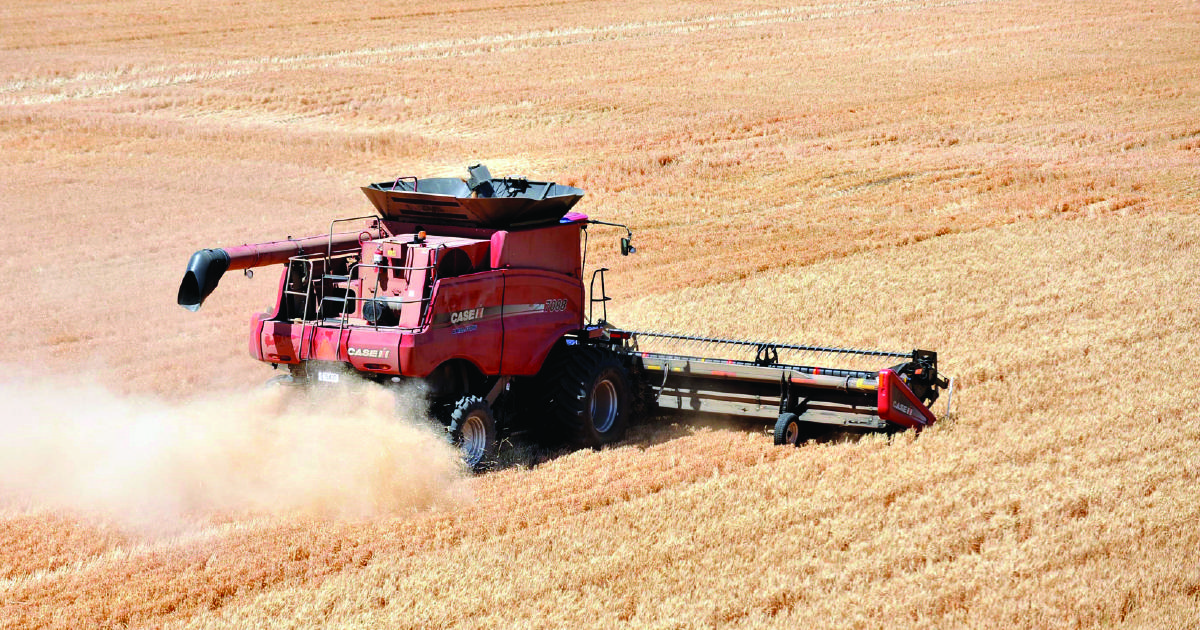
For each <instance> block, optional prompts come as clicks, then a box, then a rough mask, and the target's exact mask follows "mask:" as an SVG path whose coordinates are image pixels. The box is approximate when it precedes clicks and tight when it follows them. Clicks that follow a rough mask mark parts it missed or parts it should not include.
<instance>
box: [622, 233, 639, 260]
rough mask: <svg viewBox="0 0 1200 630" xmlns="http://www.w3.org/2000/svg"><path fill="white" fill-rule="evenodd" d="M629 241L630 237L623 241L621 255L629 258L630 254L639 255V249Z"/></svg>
mask: <svg viewBox="0 0 1200 630" xmlns="http://www.w3.org/2000/svg"><path fill="white" fill-rule="evenodd" d="M629 241H630V238H629V237H625V238H622V239H621V255H622V256H628V255H630V254H636V253H637V248H636V247H634V246H633V245H632V244H631V243H630V242H629Z"/></svg>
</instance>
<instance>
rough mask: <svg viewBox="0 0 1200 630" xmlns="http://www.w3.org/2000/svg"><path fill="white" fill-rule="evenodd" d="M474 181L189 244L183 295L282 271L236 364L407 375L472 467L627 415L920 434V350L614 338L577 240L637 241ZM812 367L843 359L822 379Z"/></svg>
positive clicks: (539, 189)
mask: <svg viewBox="0 0 1200 630" xmlns="http://www.w3.org/2000/svg"><path fill="white" fill-rule="evenodd" d="M469 172H470V178H469V179H468V180H465V181H464V180H461V179H457V178H428V179H417V178H415V177H402V178H399V179H397V180H396V181H394V182H384V183H378V184H371V185H370V186H366V187H364V188H363V189H362V190H363V192H365V193H366V194H367V197H369V198H370V200H371V202H372V203H373V204H374V205H375V208H376V210H377V211H378V215H377V216H376V215H372V216H368V217H355V218H351V219H338V220H336V221H334V222H332V223H331V224H330V229H329V233H328V234H324V235H319V236H312V237H309V238H302V239H292V238H289V239H288V240H285V241H276V242H273V243H260V244H255V245H241V246H238V247H229V248H224V249H202V250H200V251H198V252H196V253H195V254H193V255H192V258H191V260H190V261H189V262H188V267H187V272H186V273H185V274H184V277H183V282H182V283H181V284H180V287H179V297H178V302H179V304H180V305H182V306H184V307H185V308H188V309H189V310H192V311H195V310H197V309H198V308H199V307H200V304H201V303H202V302H203V301H204V299H205V298H206V297H208V295H209V294H210V293H212V291H213V290H214V289H215V288H216V287H217V282H218V281H219V280H220V278H221V276H222V274H224V273H225V272H226V271H229V270H233V269H245V270H247V275H250V273H251V272H250V271H249V269H250V268H252V267H263V266H268V265H284V270H283V274H282V276H281V277H280V279H279V295H278V297H277V298H276V301H275V307H274V310H273V311H272V312H270V313H259V314H256V315H254V316H253V318H252V319H251V332H250V354H251V355H252V356H253V357H254V358H256V359H258V360H260V361H265V362H268V363H271V364H273V365H274V366H275V367H279V366H281V365H285V366H287V368H288V370H289V374H287V375H285V376H284V377H282V380H285V381H287V382H289V383H294V384H297V385H309V384H320V383H322V382H333V383H336V382H339V381H341V380H343V379H345V378H346V377H347V376H348V375H352V374H356V375H358V376H361V377H365V378H367V379H371V380H374V381H378V382H381V383H385V384H398V383H402V382H404V381H408V380H414V379H415V380H416V381H417V382H418V383H420V385H421V387H423V388H424V391H425V392H426V393H427V395H428V398H429V401H430V404H431V408H432V410H433V414H434V416H435V417H437V418H438V419H440V420H441V421H442V422H444V423H445V425H446V427H447V431H448V432H449V434H450V436H451V438H452V439H453V440H454V441H455V442H456V443H457V444H459V445H461V448H462V450H463V452H464V458H465V459H466V461H467V463H468V465H470V466H471V467H473V468H475V469H482V468H485V467H486V466H487V465H488V464H489V462H490V461H491V460H492V457H493V454H494V452H495V448H496V443H497V438H498V436H500V437H503V435H505V434H506V433H509V432H512V431H514V430H519V429H532V430H534V431H537V432H539V433H540V434H541V435H542V436H549V437H553V438H556V439H560V440H563V441H567V442H569V443H573V444H576V445H579V446H590V447H597V446H601V445H604V444H608V443H611V442H615V441H617V440H620V439H621V437H622V436H623V435H624V433H625V429H626V427H627V426H628V424H629V422H630V420H631V417H632V416H633V415H642V414H658V413H661V412H668V411H672V410H674V411H680V412H698V413H718V414H731V415H737V416H751V417H761V418H766V419H774V420H776V425H775V442H776V443H777V444H799V443H800V442H801V441H802V440H803V436H804V434H805V429H806V428H807V427H811V426H812V425H813V424H821V425H834V426H839V427H844V428H852V429H859V430H869V431H896V430H903V429H909V428H911V429H917V430H919V429H921V428H923V427H925V426H928V425H929V424H931V423H932V422H934V420H935V418H934V415H933V413H932V412H930V410H929V407H930V406H931V405H932V404H933V402H934V401H935V400H937V398H938V394H939V392H940V391H941V390H943V389H945V388H946V387H947V386H948V382H947V381H946V380H945V379H944V378H942V377H940V376H939V375H938V371H937V354H936V353H934V352H929V351H925V350H913V351H911V352H883V351H875V350H852V349H848V348H831V347H822V346H810V345H798V344H785V343H773V342H758V341H738V340H729V339H714V338H706V337H692V336H686V335H677V334H670V333H662V332H646V331H634V330H626V329H621V328H617V327H614V326H612V325H611V324H609V323H608V321H607V308H606V307H607V301H608V297H607V296H606V295H605V291H604V272H605V271H606V270H605V269H597V270H595V271H594V272H593V273H592V275H591V279H590V284H589V291H588V293H587V294H586V296H585V292H584V263H585V262H586V261H585V257H586V252H587V228H588V226H589V225H597V224H599V225H608V226H616V227H621V228H624V229H625V231H626V236H625V237H624V238H622V239H621V253H622V254H629V253H632V252H633V251H634V248H633V246H632V245H631V240H632V237H633V234H632V232H631V231H629V229H628V228H626V227H625V226H622V225H619V224H614V223H606V222H603V221H596V220H590V219H588V217H587V216H585V215H582V214H578V213H574V212H571V211H570V210H571V208H572V206H574V205H575V203H576V202H577V201H579V199H580V198H582V197H583V191H582V190H579V189H578V188H573V187H570V186H564V185H561V184H555V183H553V182H536V181H529V180H526V179H523V178H493V177H492V176H491V174H490V173H489V172H488V170H487V168H486V167H483V166H474V167H471V168H470V169H469ZM354 221H358V222H360V224H361V227H358V228H356V229H352V230H342V231H338V230H337V226H338V224H339V223H345V222H354ZM581 244H582V248H581ZM597 279H598V280H599V291H598V292H597V291H596V284H597ZM597 306H598V307H599V309H598V310H599V311H600V317H599V318H597V319H593V315H594V312H593V309H594V308H595V307H597ZM585 307H586V317H585ZM705 350H707V352H706V351H705ZM821 356H824V357H825V360H834V359H836V360H837V363H838V364H839V366H838V367H817V366H816V365H815V363H814V362H813V361H812V359H814V358H816V357H821ZM879 362H886V363H887V364H891V366H890V367H886V368H884V369H880V368H879V365H878V363H879Z"/></svg>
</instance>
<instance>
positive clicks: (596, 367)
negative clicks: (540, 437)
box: [541, 345, 632, 448]
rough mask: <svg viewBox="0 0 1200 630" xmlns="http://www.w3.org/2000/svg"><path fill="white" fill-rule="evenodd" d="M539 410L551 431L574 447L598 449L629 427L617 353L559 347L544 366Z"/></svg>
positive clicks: (624, 376) (624, 377)
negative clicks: (540, 408)
mask: <svg viewBox="0 0 1200 630" xmlns="http://www.w3.org/2000/svg"><path fill="white" fill-rule="evenodd" d="M542 374H543V377H542V379H541V381H542V383H541V384H542V392H543V393H542V403H543V404H542V409H543V410H544V411H543V413H546V414H548V415H549V416H550V417H549V418H548V419H549V420H550V422H549V425H550V427H549V428H551V429H553V430H555V431H556V432H557V433H559V434H560V437H562V438H563V439H565V440H566V441H567V442H570V443H571V444H574V445H576V446H583V447H591V448H599V447H601V446H604V445H605V444H612V443H613V442H617V441H620V440H621V438H623V437H625V430H626V429H627V428H628V427H629V414H630V410H629V407H630V400H631V398H632V393H631V388H630V386H629V373H628V371H627V370H626V369H625V366H624V365H623V364H622V363H621V360H620V359H619V358H618V357H617V355H616V354H614V353H613V352H611V351H609V350H602V349H600V348H596V347H592V346H578V345H577V346H561V347H559V348H558V349H556V351H555V352H554V353H553V354H552V356H551V357H550V359H548V360H547V361H546V364H545V365H544V366H543V367H542Z"/></svg>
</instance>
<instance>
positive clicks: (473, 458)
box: [459, 414, 487, 466]
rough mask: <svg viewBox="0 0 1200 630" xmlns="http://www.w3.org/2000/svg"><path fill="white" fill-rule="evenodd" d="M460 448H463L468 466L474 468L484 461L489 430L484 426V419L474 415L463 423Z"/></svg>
mask: <svg viewBox="0 0 1200 630" xmlns="http://www.w3.org/2000/svg"><path fill="white" fill-rule="evenodd" d="M459 447H460V448H462V451H463V455H464V456H465V458H466V460H467V463H468V464H470V465H472V466H474V465H475V464H478V463H479V460H481V459H483V453H484V451H485V450H486V449H487V430H486V429H485V428H484V426H483V419H482V418H480V417H479V416H478V415H474V414H472V415H470V416H467V419H466V420H464V421H463V425H462V435H461V437H460V438H459Z"/></svg>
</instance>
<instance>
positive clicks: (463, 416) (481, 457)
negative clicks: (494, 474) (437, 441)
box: [450, 396, 496, 472]
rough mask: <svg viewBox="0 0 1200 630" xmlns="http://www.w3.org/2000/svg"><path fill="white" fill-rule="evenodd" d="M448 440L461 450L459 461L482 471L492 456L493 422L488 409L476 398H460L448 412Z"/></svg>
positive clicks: (493, 447)
mask: <svg viewBox="0 0 1200 630" xmlns="http://www.w3.org/2000/svg"><path fill="white" fill-rule="evenodd" d="M450 439H451V440H452V441H453V442H454V445H455V446H457V447H458V448H459V449H461V450H462V456H463V462H464V463H466V465H467V467H468V468H470V469H471V470H473V471H475V472H483V471H485V470H487V469H488V467H489V466H490V465H491V464H492V463H493V461H494V459H495V455H496V419H495V417H494V416H493V415H492V407H491V405H489V404H487V401H486V400H484V399H482V398H480V397H478V396H463V397H462V398H460V399H459V400H458V402H457V403H456V404H455V405H454V411H452V412H451V413H450Z"/></svg>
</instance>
